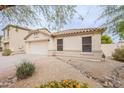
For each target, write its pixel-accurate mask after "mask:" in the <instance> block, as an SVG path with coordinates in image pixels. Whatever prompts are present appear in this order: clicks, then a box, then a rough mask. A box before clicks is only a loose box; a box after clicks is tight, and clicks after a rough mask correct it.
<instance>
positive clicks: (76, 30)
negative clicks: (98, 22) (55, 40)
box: [52, 28, 106, 36]
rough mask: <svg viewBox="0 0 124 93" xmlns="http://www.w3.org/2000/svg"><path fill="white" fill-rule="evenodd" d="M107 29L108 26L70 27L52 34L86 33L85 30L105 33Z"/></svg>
mask: <svg viewBox="0 0 124 93" xmlns="http://www.w3.org/2000/svg"><path fill="white" fill-rule="evenodd" d="M105 30H106V28H82V29H68V30H63V31H60V32H54V33H52V36H59V35H66V34H79V33H85V32H97V31H99V32H101V33H103V32H104V31H105Z"/></svg>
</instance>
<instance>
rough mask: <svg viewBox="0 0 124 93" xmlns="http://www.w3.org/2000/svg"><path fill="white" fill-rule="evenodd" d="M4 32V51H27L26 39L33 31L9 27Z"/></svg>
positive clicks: (13, 26)
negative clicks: (7, 49)
mask: <svg viewBox="0 0 124 93" xmlns="http://www.w3.org/2000/svg"><path fill="white" fill-rule="evenodd" d="M2 31H3V39H2V43H3V49H6V48H9V49H11V50H12V51H16V52H18V51H23V50H25V41H24V37H25V36H27V35H28V34H29V33H30V31H31V29H28V28H23V27H19V26H15V25H7V26H6V27H5V28H4V29H2Z"/></svg>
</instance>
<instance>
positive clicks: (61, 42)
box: [57, 39, 63, 51]
mask: <svg viewBox="0 0 124 93" xmlns="http://www.w3.org/2000/svg"><path fill="white" fill-rule="evenodd" d="M57 51H63V39H58V40H57Z"/></svg>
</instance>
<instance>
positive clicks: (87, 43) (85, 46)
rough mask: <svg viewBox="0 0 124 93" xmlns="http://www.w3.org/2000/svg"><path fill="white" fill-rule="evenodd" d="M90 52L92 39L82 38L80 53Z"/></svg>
mask: <svg viewBox="0 0 124 93" xmlns="http://www.w3.org/2000/svg"><path fill="white" fill-rule="evenodd" d="M91 51H92V38H91V37H82V52H91Z"/></svg>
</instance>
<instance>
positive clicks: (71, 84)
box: [37, 79, 88, 88]
mask: <svg viewBox="0 0 124 93" xmlns="http://www.w3.org/2000/svg"><path fill="white" fill-rule="evenodd" d="M37 88H88V85H87V84H83V85H81V84H80V83H79V82H77V81H76V80H69V79H68V80H61V81H51V82H48V83H47V84H45V85H40V86H39V87H37Z"/></svg>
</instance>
